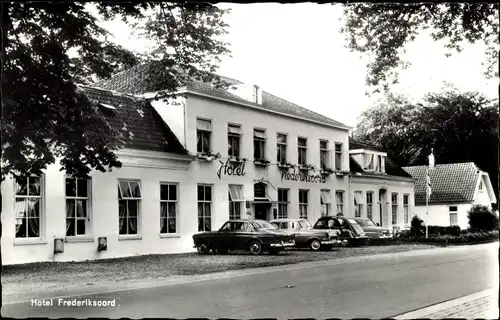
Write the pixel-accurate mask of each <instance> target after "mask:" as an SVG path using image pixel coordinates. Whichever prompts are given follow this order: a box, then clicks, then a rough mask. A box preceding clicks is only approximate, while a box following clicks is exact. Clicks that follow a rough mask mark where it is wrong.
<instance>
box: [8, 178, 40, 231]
mask: <svg viewBox="0 0 500 320" xmlns="http://www.w3.org/2000/svg"><path fill="white" fill-rule="evenodd" d="M14 183H15V190H16V196H15V203H16V208H15V210H16V238H39V237H41V228H40V225H41V210H42V203H41V202H42V192H43V191H42V183H41V177H39V176H30V177H19V176H15V177H14Z"/></svg>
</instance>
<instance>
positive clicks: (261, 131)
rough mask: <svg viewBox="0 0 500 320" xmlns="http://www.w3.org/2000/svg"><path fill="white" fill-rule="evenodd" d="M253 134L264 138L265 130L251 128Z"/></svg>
mask: <svg viewBox="0 0 500 320" xmlns="http://www.w3.org/2000/svg"><path fill="white" fill-rule="evenodd" d="M253 136H254V137H256V138H261V139H266V132H265V131H264V130H257V129H254V130H253Z"/></svg>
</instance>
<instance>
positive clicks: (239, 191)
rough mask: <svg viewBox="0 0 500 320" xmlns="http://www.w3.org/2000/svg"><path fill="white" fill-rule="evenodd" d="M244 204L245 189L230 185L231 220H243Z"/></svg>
mask: <svg viewBox="0 0 500 320" xmlns="http://www.w3.org/2000/svg"><path fill="white" fill-rule="evenodd" d="M243 202H244V198H243V187H242V186H236V185H229V220H235V219H241V210H242V209H241V208H242V206H243Z"/></svg>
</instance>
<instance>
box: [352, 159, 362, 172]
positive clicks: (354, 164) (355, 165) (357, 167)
mask: <svg viewBox="0 0 500 320" xmlns="http://www.w3.org/2000/svg"><path fill="white" fill-rule="evenodd" d="M349 170H350V171H351V172H357V173H362V172H364V171H363V168H361V166H360V165H359V163H358V162H357V161H356V160H354V158H353V157H352V156H349Z"/></svg>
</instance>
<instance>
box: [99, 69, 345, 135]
mask: <svg viewBox="0 0 500 320" xmlns="http://www.w3.org/2000/svg"><path fill="white" fill-rule="evenodd" d="M148 70H149V64H142V65H139V66H135V67H133V68H131V69H129V70H126V71H124V72H121V73H119V74H117V75H115V76H113V77H112V78H111V79H106V80H102V81H99V82H97V83H95V84H93V86H95V87H100V88H103V89H109V90H114V91H118V92H123V93H129V94H143V93H146V92H153V91H155V90H154V89H153V88H154V85H152V84H151V83H148V82H147V81H146V79H147V75H148ZM220 77H221V79H222V80H223V81H225V82H227V83H229V84H231V85H238V84H243V83H242V82H241V81H239V80H235V79H232V78H228V77H223V76H220ZM186 86H187V88H188V89H191V90H195V91H201V92H206V93H210V94H211V95H214V96H219V97H222V98H228V99H232V100H235V101H239V102H245V103H249V102H248V101H246V100H244V99H242V98H241V97H239V96H237V95H235V94H232V93H231V92H229V91H227V90H224V89H221V88H214V87H213V86H212V84H210V83H206V82H202V81H198V80H192V81H190V82H188V83H186ZM255 105H256V106H259V107H261V108H263V109H266V110H269V111H277V112H282V113H285V114H288V115H291V116H298V117H301V118H304V119H308V120H313V121H317V122H319V123H322V124H325V125H330V126H336V127H344V128H347V126H346V125H345V124H343V123H341V122H338V121H335V120H333V119H330V118H328V117H325V116H323V115H321V114H319V113H316V112H314V111H311V110H308V109H306V108H303V107H301V106H298V105H296V104H294V103H291V102H289V101H286V100H284V99H281V98H278V97H276V96H274V95H272V94H270V93H268V92H265V91H263V90H262V104H255Z"/></svg>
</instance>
